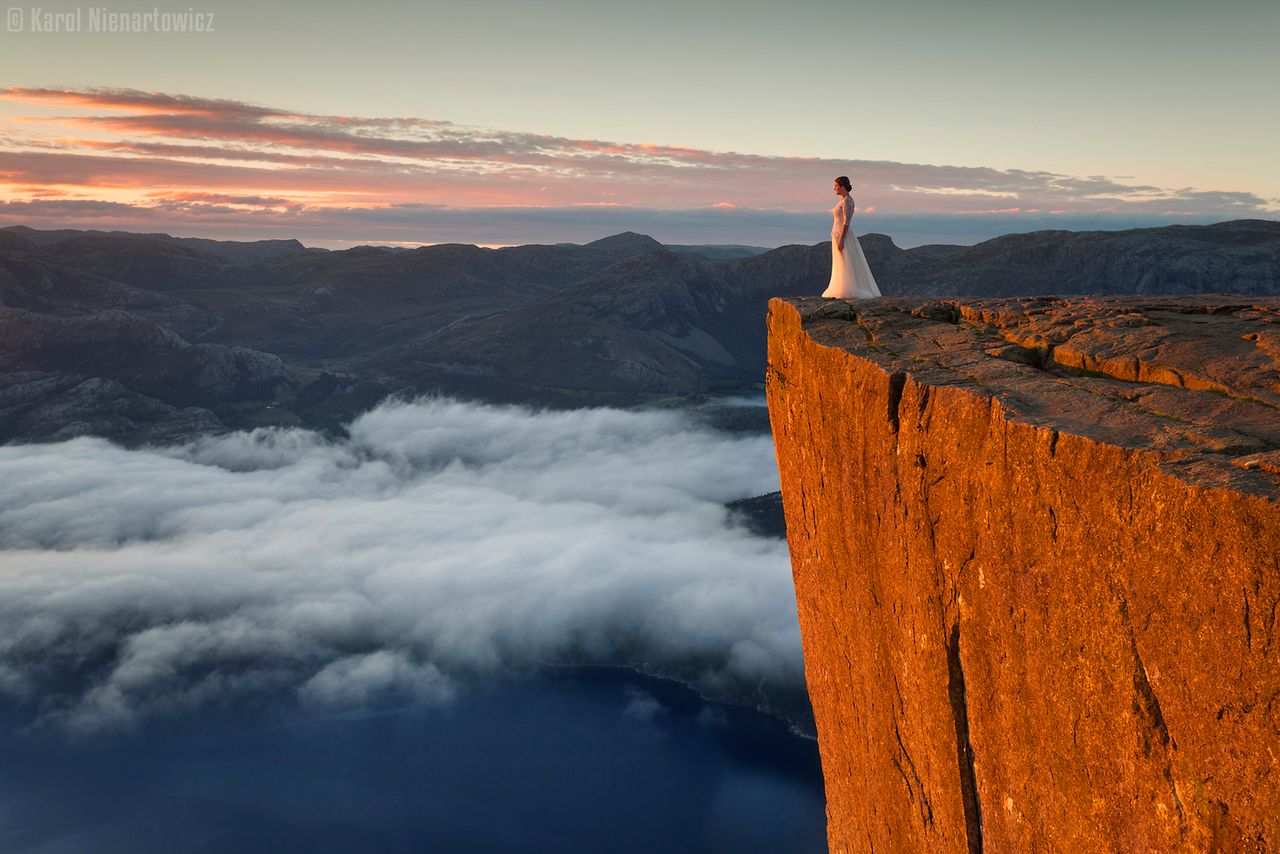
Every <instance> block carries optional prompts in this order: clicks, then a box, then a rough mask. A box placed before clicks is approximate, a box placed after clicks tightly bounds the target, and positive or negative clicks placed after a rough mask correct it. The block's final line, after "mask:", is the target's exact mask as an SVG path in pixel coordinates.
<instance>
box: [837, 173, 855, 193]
mask: <svg viewBox="0 0 1280 854" xmlns="http://www.w3.org/2000/svg"><path fill="white" fill-rule="evenodd" d="M836 183H837V184H839V185H840V186H841V187H844V188H845V189H846V190H853V185H852V184H850V183H849V179H848V177H846V176H844V175H841V176H840V177H839V178H837V179H836Z"/></svg>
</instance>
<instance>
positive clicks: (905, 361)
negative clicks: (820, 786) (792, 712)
mask: <svg viewBox="0 0 1280 854" xmlns="http://www.w3.org/2000/svg"><path fill="white" fill-rule="evenodd" d="M768 335H769V368H768V374H767V383H766V387H767V394H768V401H769V413H770V419H771V422H772V426H773V431H774V436H775V439H776V442H777V452H778V463H779V467H780V471H781V481H782V494H783V500H784V505H785V514H786V523H787V536H788V539H789V542H790V548H791V556H792V566H793V571H794V576H795V584H796V593H797V601H798V605H799V614H800V625H801V629H802V633H803V639H804V652H805V667H806V676H807V680H808V687H809V693H810V697H811V699H812V701H813V706H814V713H815V717H816V722H817V729H818V738H819V743H820V745H821V753H822V763H823V771H824V775H825V778H826V786H827V799H828V807H827V814H828V839H829V842H830V847H831V850H832V851H836V852H844V851H879V852H911V851H920V852H926V851H927V852H940V851H957V852H964V851H969V852H974V851H982V850H986V851H998V852H1005V851H1009V852H1023V851H1116V852H1121V851H1126V852H1127V851H1214V850H1216V851H1280V622H1278V621H1277V617H1280V299H1275V298H1256V299H1255V298H1249V297H1233V296H1221V295H1218V296H1215V295H1207V296H1197V297H1068V298H1051V297H1029V298H1019V299H985V300H976V299H975V300H969V299H964V300H956V299H941V300H921V299H919V298H916V299H909V298H881V299H876V300H869V301H865V302H845V301H832V300H822V299H818V298H805V299H774V300H772V301H771V302H770V304H769V314H768Z"/></svg>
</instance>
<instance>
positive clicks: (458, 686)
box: [0, 400, 824, 852]
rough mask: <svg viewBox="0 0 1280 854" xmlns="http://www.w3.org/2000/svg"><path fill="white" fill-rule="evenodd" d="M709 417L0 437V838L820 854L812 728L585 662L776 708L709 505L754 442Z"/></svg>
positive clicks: (378, 416) (765, 576)
mask: <svg viewBox="0 0 1280 854" xmlns="http://www.w3.org/2000/svg"><path fill="white" fill-rule="evenodd" d="M739 403H741V404H745V405H753V404H754V403H756V402H755V401H741V402H739ZM716 420H717V419H714V418H713V419H706V418H703V419H699V418H695V417H692V416H691V415H689V414H688V413H680V412H623V411H619V410H603V409H601V410H583V411H577V412H574V413H552V412H538V411H531V410H523V409H517V408H511V407H489V406H482V405H478V404H464V403H460V402H458V401H451V400H420V401H415V402H401V403H388V404H387V405H385V406H382V407H379V408H378V409H376V410H374V411H371V412H370V413H367V414H366V415H365V416H362V418H361V419H358V420H357V421H356V422H354V423H353V424H351V425H350V429H349V435H348V436H347V437H345V438H340V439H326V438H324V437H321V436H318V435H316V434H313V433H311V432H309V431H305V430H292V429H285V430H263V431H256V432H254V433H239V434H230V435H226V436H220V437H206V438H204V439H201V440H198V441H195V442H192V443H188V444H187V445H183V446H177V447H168V448H140V449H133V450H129V449H125V448H121V447H118V446H115V445H112V444H111V443H109V442H105V441H103V440H99V439H93V438H88V437H82V438H79V439H75V440H71V441H68V442H64V443H57V444H49V445H28V446H18V445H10V446H4V447H0V714H3V718H2V719H0V725H2V728H0V851H41V852H54V851H88V850H91V851H107V852H110V851H137V850H165V851H210V852H211V851H267V850H270V851H291V850H292V851H407V850H422V849H423V848H424V847H426V848H434V850H445V851H450V850H468V851H473V850H485V851H565V850H611V851H653V850H663V851H735V852H737V851H744V852H749V851H819V850H822V849H823V823H824V821H823V819H824V817H823V797H822V789H821V776H820V773H819V768H818V761H817V749H816V744H815V743H814V742H813V741H811V740H809V739H805V738H803V737H800V736H796V735H793V734H792V733H791V732H790V731H789V730H788V729H787V728H786V727H785V726H784V725H783V724H781V723H780V722H779V721H777V720H775V719H773V718H769V717H767V716H765V715H762V714H759V713H757V712H754V711H751V710H748V709H745V708H742V707H738V706H726V705H717V704H712V703H707V702H704V701H703V700H702V699H700V697H699V695H698V694H696V693H694V692H693V691H691V690H689V689H688V688H685V687H683V686H682V685H679V684H677V683H675V682H669V681H665V680H659V679H652V678H647V677H642V676H639V675H637V674H635V673H634V672H632V671H630V670H627V669H624V668H621V667H616V666H611V665H622V664H627V663H643V665H644V667H645V669H646V670H648V671H650V672H655V673H666V674H670V675H672V676H678V677H679V678H680V679H681V680H683V681H687V682H691V683H694V684H695V685H697V686H698V687H699V688H700V689H702V690H703V692H704V693H707V694H711V695H715V696H719V697H734V696H741V697H748V696H751V695H752V694H753V692H758V691H763V692H764V693H765V694H766V695H771V696H786V695H787V694H788V693H791V695H794V692H796V691H797V690H802V689H803V667H802V658H801V655H800V649H799V634H798V627H797V626H796V614H795V601H794V592H793V590H792V588H791V579H790V566H789V560H788V559H787V554H786V546H785V543H784V542H783V541H782V540H780V539H778V538H776V537H764V536H759V535H757V534H756V533H753V532H752V531H751V530H749V529H748V528H746V527H744V526H743V525H742V524H741V519H740V518H739V517H737V516H736V515H735V514H734V513H731V512H728V511H727V510H726V508H725V506H724V505H725V503H726V502H729V501H732V500H735V499H738V498H743V497H747V496H752V495H758V494H761V493H764V492H769V491H771V490H773V489H776V482H777V473H776V467H775V463H774V460H773V451H772V444H771V441H770V439H769V437H768V435H767V434H762V433H760V432H759V431H758V430H753V429H749V428H750V425H751V419H750V418H748V419H745V420H744V419H741V418H736V417H735V418H729V419H727V422H728V423H730V424H732V428H731V429H727V430H721V429H713V428H712V427H711V426H708V425H709V423H710V422H714V421H716ZM721 420H725V419H721ZM570 662H572V663H576V664H578V665H582V664H583V663H593V664H595V665H599V666H597V667H583V666H576V667H566V666H564V665H566V664H568V663H570Z"/></svg>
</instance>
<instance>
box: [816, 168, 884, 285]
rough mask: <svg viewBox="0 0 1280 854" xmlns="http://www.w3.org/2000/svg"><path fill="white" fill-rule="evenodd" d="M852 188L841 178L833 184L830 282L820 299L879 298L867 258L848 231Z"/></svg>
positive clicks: (851, 209)
mask: <svg viewBox="0 0 1280 854" xmlns="http://www.w3.org/2000/svg"><path fill="white" fill-rule="evenodd" d="M852 189H853V186H852V185H851V184H850V183H849V179H848V178H847V177H845V176H844V175H841V176H840V177H839V178H837V179H836V181H835V191H836V195H837V196H839V197H840V203H839V204H838V205H836V206H835V207H834V208H832V209H831V216H832V217H833V220H834V221H833V222H832V223H831V283H830V284H828V285H827V289H826V290H825V291H823V292H822V295H823V296H824V297H837V298H844V299H849V298H853V299H866V298H867V297H878V296H881V294H880V289H879V288H878V287H876V280H875V277H874V276H872V275H871V268H870V267H868V266H867V256H865V255H863V254H862V245H861V244H860V243H858V236H857V235H856V234H854V233H853V232H852V231H851V230H850V229H849V219H850V218H851V217H852V216H853V199H851V198H849V191H850V190H852Z"/></svg>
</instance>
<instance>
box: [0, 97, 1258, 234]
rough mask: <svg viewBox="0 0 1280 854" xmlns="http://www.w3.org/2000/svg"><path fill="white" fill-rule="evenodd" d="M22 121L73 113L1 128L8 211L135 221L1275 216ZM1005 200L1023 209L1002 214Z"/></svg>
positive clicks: (725, 160)
mask: <svg viewBox="0 0 1280 854" xmlns="http://www.w3.org/2000/svg"><path fill="white" fill-rule="evenodd" d="M6 104H8V105H9V106H11V107H14V106H16V107H20V106H21V105H23V104H38V105H41V106H52V107H55V108H58V109H59V110H60V112H58V113H57V114H54V115H40V116H24V115H20V114H13V113H5V112H0V120H3V123H4V124H6V125H7V126H8V127H9V128H12V129H15V132H14V133H5V134H0V153H2V154H3V157H2V158H0V199H3V198H8V199H10V200H11V201H21V200H23V199H37V198H41V197H44V198H49V197H55V196H59V195H68V194H80V195H85V196H88V197H90V198H94V197H96V198H98V199H99V200H101V201H103V202H104V203H113V202H119V203H122V204H125V205H126V206H128V207H129V209H130V210H133V211H135V214H134V215H136V211H137V210H140V209H143V208H145V207H146V206H148V205H152V206H155V207H156V209H157V210H162V209H163V210H169V209H171V208H172V207H173V206H175V205H218V206H220V207H221V209H222V210H220V211H219V214H222V213H226V214H227V215H229V216H247V215H248V214H247V213H246V208H250V207H258V208H271V207H282V208H286V209H289V210H301V209H306V210H310V211H316V210H323V209H329V210H334V211H338V212H341V211H344V210H355V209H367V208H378V207H383V208H386V207H390V206H395V205H413V204H419V205H436V206H442V207H448V208H452V209H459V208H475V207H524V206H529V202H530V199H536V200H537V204H538V206H544V207H548V208H551V207H575V206H589V205H596V206H600V205H609V206H617V207H622V208H627V207H635V208H645V209H665V210H672V211H678V210H693V209H713V208H718V209H724V210H729V209H733V208H737V209H742V210H748V209H749V210H771V211H778V212H812V213H813V214H814V215H815V217H817V218H819V219H820V218H821V214H822V213H823V212H824V211H825V209H826V207H827V206H828V205H829V202H828V197H829V195H830V182H831V178H832V176H834V175H838V174H849V175H853V176H856V184H855V192H854V196H855V199H856V201H858V202H859V210H860V211H862V212H863V215H882V216H901V215H917V214H954V215H966V216H967V215H977V214H1001V215H1017V214H1026V213H1029V212H1033V211H1041V210H1048V211H1050V212H1052V213H1088V212H1097V211H1115V212H1118V213H1126V212H1142V211H1148V212H1153V213H1155V212H1159V211H1172V212H1173V213H1175V214H1177V215H1203V214H1204V212H1206V211H1214V212H1220V213H1221V214H1222V217H1221V218H1229V217H1231V216H1250V215H1252V216H1256V215H1259V214H1260V213H1263V212H1266V211H1268V210H1270V209H1271V203H1270V202H1269V201H1268V200H1266V199H1262V198H1260V197H1258V196H1256V195H1254V194H1250V193H1240V192H1218V191H1199V190H1195V189H1193V188H1178V189H1174V190H1167V189H1162V188H1159V187H1152V186H1146V185H1138V184H1132V183H1128V184H1126V183H1123V182H1122V181H1120V180H1118V179H1112V178H1108V177H1106V176H1097V175H1091V176H1071V175H1063V174H1057V173H1053V172H1045V171H1027V170H1016V169H1012V170H998V169H991V168H984V167H952V166H938V165H929V164H910V163H897V162H892V161H841V160H832V159H822V158H801V157H775V156H766V155H754V154H742V153H737V152H718V151H708V150H702V149H695V148H688V147H681V146H671V145H657V144H652V143H645V142H611V141H604V140H592V139H573V138H568V137H559V136H552V135H546V134H528V133H521V132H517V131H508V130H492V129H482V128H470V127H465V126H460V125H456V124H453V123H451V122H448V121H441V120H435V119H422V118H412V117H362V116H329V115H317V114H308V113H302V112H298V111H293V110H288V109H275V108H271V107H266V106H260V105H254V104H247V103H243V102H239V101H234V100H228V99H211V98H199V97H191V96H185V95H173V94H168V93H162V92H143V91H139V90H131V89H101V88H91V89H52V88H22V87H9V88H0V107H3V106H4V105H6ZM0 126H3V125H0ZM19 129H20V130H21V133H18V132H17V130H19ZM85 130H87V131H89V132H90V133H89V134H85V133H83V131H85ZM69 131H70V132H69ZM92 136H97V137H105V138H91V137H92ZM997 198H998V199H1000V200H1001V201H1004V200H1008V203H1009V204H1008V206H1007V207H1002V208H992V207H989V205H990V203H991V201H992V200H993V199H997ZM983 202H985V203H986V205H984V204H982V203H983ZM864 205H865V206H864ZM82 210H84V209H83V208H82ZM104 210H105V209H104ZM109 210H112V211H117V209H115V208H110V209H109ZM206 212H208V211H206ZM113 215H114V214H113Z"/></svg>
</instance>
